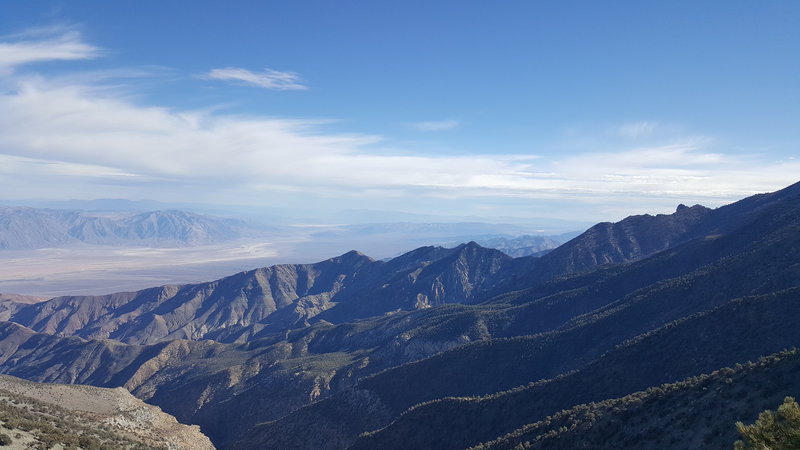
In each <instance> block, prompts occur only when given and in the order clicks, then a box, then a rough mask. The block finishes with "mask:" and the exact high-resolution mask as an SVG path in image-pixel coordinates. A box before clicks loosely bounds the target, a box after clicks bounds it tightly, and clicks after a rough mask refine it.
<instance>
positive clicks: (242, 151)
mask: <svg viewBox="0 0 800 450" xmlns="http://www.w3.org/2000/svg"><path fill="white" fill-rule="evenodd" d="M799 144H800V2H798V1H794V0H787V1H771V0H764V1H738V0H724V1H701V2H698V1H671V2H662V1H642V0H636V1H627V0H618V1H613V2H612V1H607V2H600V1H499V2H488V1H469V0H459V1H455V0H452V1H451V0H442V1H435V2H431V1H416V0H409V1H402V2H398V1H366V0H364V1H341V2H331V1H306V0H298V1H291V2H287V1H247V0H240V1H236V2H221V1H206V0H193V1H191V2H188V1H183V2H181V1H173V2H164V1H151V0H139V1H135V2H111V1H102V0H95V1H86V0H69V1H67V0H0V189H2V192H0V199H4V201H6V202H8V201H16V202H17V203H20V202H24V201H27V200H66V199H94V198H120V199H130V200H142V199H154V200H160V201H163V202H167V203H169V202H173V203H187V202H188V203H195V204H205V205H217V206H230V207H234V206H235V207H244V208H251V209H253V210H269V209H270V208H293V209H296V210H298V211H304V214H307V215H313V214H316V213H324V212H333V211H338V210H348V209H370V210H379V211H402V212H407V213H414V214H427V215H438V216H442V217H445V216H458V217H475V218H477V219H481V220H489V221H491V220H493V219H498V218H502V217H517V218H529V219H531V220H533V219H535V218H543V217H547V218H560V219H568V220H577V221H586V222H597V221H605V220H619V219H621V218H623V217H625V216H627V215H629V214H639V213H652V214H655V213H669V212H671V211H673V210H674V209H675V207H676V206H677V205H678V204H679V203H684V204H695V203H700V204H704V205H707V206H712V207H715V206H719V205H722V204H725V203H729V202H731V201H734V200H737V199H739V198H742V197H745V196H747V195H750V194H753V193H758V192H768V191H774V190H777V189H780V188H782V187H785V186H787V185H789V184H792V183H794V182H797V181H799V180H800V176H799V175H798V174H800V160H798V159H797V157H798V156H799V155H798V154H799V153H800V151H798V150H799V149H800V146H799ZM498 220H499V219H498Z"/></svg>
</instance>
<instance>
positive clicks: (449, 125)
mask: <svg viewBox="0 0 800 450" xmlns="http://www.w3.org/2000/svg"><path fill="white" fill-rule="evenodd" d="M460 124H461V123H460V122H459V121H458V120H453V119H448V120H433V121H428V122H413V123H410V124H408V125H409V126H410V127H411V128H413V129H415V130H417V131H445V130H452V129H453V128H456V127H458V126H459V125H460Z"/></svg>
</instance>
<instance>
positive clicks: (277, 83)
mask: <svg viewBox="0 0 800 450" xmlns="http://www.w3.org/2000/svg"><path fill="white" fill-rule="evenodd" d="M205 77H206V78H209V79H212V80H223V81H234V82H238V83H241V84H245V85H249V86H256V87H260V88H264V89H272V90H276V91H297V90H305V89H308V86H306V85H305V84H303V80H302V79H301V78H300V76H299V75H297V74H296V73H294V72H281V71H278V70H272V69H265V70H264V71H262V72H252V71H250V70H247V69H241V68H238V67H226V68H224V69H214V70H212V71H210V72H208V73H207V74H206V75H205Z"/></svg>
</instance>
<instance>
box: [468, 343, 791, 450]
mask: <svg viewBox="0 0 800 450" xmlns="http://www.w3.org/2000/svg"><path fill="white" fill-rule="evenodd" d="M798 372H800V355H798V352H797V350H792V351H787V352H781V353H777V354H774V355H771V356H769V357H765V358H762V359H760V360H759V361H757V362H751V363H745V364H737V365H736V367H733V368H725V369H720V370H718V371H714V372H712V373H710V374H705V375H700V376H696V377H691V378H687V379H685V380H683V381H679V382H676V383H671V384H665V385H661V386H656V387H651V388H648V389H647V390H644V391H639V392H635V393H633V394H629V395H626V396H625V397H622V398H616V399H610V400H604V401H602V402H594V403H587V404H582V405H578V406H575V407H573V408H570V409H568V410H563V411H560V412H558V413H556V414H553V415H551V416H548V417H546V418H545V419H544V420H542V421H539V422H536V423H531V424H528V425H525V426H524V427H521V428H520V429H518V430H515V431H514V432H512V433H509V434H508V435H505V436H502V437H500V438H497V439H495V440H493V441H490V442H487V443H484V444H479V445H477V446H475V447H473V448H472V449H473V450H485V449H512V448H525V449H527V448H548V449H589V448H597V447H598V446H599V445H602V446H603V447H605V448H637V449H653V450H660V449H663V448H682V449H687V450H688V449H706V448H728V447H730V446H731V445H732V443H733V442H734V441H735V440H737V439H739V438H740V436H739V434H738V433H737V432H736V428H735V427H734V423H735V422H737V421H742V422H745V423H750V422H753V421H754V420H755V419H756V417H757V416H758V412H759V411H762V410H765V409H768V408H773V407H774V405H777V404H780V403H781V401H782V400H783V398H784V397H785V396H786V395H788V394H790V393H792V394H793V393H796V392H800V378H798V377H797V373H798Z"/></svg>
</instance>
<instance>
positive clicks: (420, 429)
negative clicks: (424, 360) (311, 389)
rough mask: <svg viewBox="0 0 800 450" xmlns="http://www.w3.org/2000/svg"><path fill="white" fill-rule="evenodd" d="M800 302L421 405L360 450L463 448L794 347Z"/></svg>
mask: <svg viewBox="0 0 800 450" xmlns="http://www.w3.org/2000/svg"><path fill="white" fill-rule="evenodd" d="M799 296H800V290H798V289H792V290H789V291H784V292H781V293H778V294H770V295H767V296H762V297H752V298H748V299H742V300H735V301H732V302H730V303H728V304H726V305H725V306H722V307H720V308H717V309H715V310H712V311H709V312H705V313H700V314H698V315H696V316H693V317H691V318H689V319H683V320H680V321H677V322H674V323H670V324H668V325H666V326H664V327H662V328H660V329H658V330H655V331H653V332H650V333H648V334H646V335H643V336H640V337H638V338H637V339H634V340H632V341H629V342H627V343H625V344H623V345H621V346H619V347H618V348H616V349H614V350H612V351H610V352H608V353H607V354H605V355H604V356H603V357H601V358H598V359H597V360H596V361H594V362H593V363H591V364H589V365H588V366H586V367H585V368H583V369H581V370H579V371H577V372H574V373H570V374H566V375H561V376H558V377H555V378H553V379H550V380H547V381H540V382H537V383H534V384H532V385H530V386H528V387H524V388H519V389H514V390H511V391H508V392H505V393H501V394H492V395H489V396H487V397H483V398H475V399H469V398H460V399H455V398H454V399H442V400H436V401H433V402H430V403H427V404H422V405H420V406H417V407H415V408H413V409H411V410H410V411H409V412H407V413H406V414H404V415H403V416H401V417H400V418H399V419H398V420H397V421H395V422H394V423H392V424H391V425H390V426H389V427H387V428H386V429H383V430H381V431H379V432H377V433H375V434H373V435H370V436H367V437H363V438H362V439H361V440H360V441H359V442H358V444H357V445H355V446H354V448H380V447H384V448H398V446H404V447H405V446H411V447H413V446H414V445H415V444H419V443H421V442H424V443H425V445H435V446H437V447H438V448H463V447H466V446H470V445H475V444H477V443H479V442H481V441H487V440H490V439H492V438H493V437H495V436H498V435H502V434H505V433H508V432H510V431H512V430H513V429H514V428H517V427H520V426H522V425H524V424H525V423H531V422H534V421H537V420H541V419H544V418H545V417H546V416H547V415H550V414H553V413H554V412H557V411H559V410H561V409H566V408H570V407H572V406H574V405H577V404H582V403H587V402H597V401H601V400H603V399H605V398H613V397H620V396H624V395H627V394H630V393H632V392H636V391H639V390H644V389H646V388H648V387H650V386H657V385H660V384H663V383H669V382H675V381H678V380H681V379H683V378H686V377H690V376H695V375H699V374H701V373H704V372H710V371H713V370H716V369H719V368H722V367H726V366H734V365H735V364H737V363H740V362H745V361H748V360H754V359H757V358H758V357H759V356H761V355H765V354H771V353H774V352H776V351H780V350H781V349H784V348H787V347H793V346H796V345H798V344H800V331H798V330H797V328H796V327H794V326H792V323H795V322H796V318H797V317H798V316H800V302H798V298H799ZM784 395H785V394H784ZM411 430H413V432H412V431H411Z"/></svg>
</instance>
